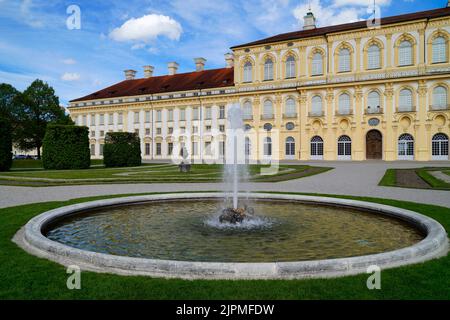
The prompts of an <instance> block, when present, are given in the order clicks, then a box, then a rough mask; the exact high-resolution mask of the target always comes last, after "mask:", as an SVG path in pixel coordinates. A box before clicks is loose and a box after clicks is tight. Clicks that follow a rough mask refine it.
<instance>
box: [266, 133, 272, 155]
mask: <svg viewBox="0 0 450 320" xmlns="http://www.w3.org/2000/svg"><path fill="white" fill-rule="evenodd" d="M264 155H265V156H271V155H272V138H270V137H267V138H264Z"/></svg>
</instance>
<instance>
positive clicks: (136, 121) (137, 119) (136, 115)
mask: <svg viewBox="0 0 450 320" xmlns="http://www.w3.org/2000/svg"><path fill="white" fill-rule="evenodd" d="M134 123H139V112H135V113H134Z"/></svg>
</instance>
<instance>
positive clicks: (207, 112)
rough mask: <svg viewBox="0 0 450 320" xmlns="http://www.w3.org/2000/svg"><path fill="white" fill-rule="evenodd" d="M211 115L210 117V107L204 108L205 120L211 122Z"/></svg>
mask: <svg viewBox="0 0 450 320" xmlns="http://www.w3.org/2000/svg"><path fill="white" fill-rule="evenodd" d="M211 118H212V115H211V107H206V109H205V119H206V120H211Z"/></svg>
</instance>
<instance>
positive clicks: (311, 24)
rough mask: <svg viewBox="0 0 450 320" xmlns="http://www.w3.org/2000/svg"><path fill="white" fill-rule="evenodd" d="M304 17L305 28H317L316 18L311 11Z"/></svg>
mask: <svg viewBox="0 0 450 320" xmlns="http://www.w3.org/2000/svg"><path fill="white" fill-rule="evenodd" d="M303 19H304V24H303V30H312V29H315V28H316V18H315V17H314V14H313V13H312V12H311V11H309V12H308V13H307V14H306V16H304V17H303Z"/></svg>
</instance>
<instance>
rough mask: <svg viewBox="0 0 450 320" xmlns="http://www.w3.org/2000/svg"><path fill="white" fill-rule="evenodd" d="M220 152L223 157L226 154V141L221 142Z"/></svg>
mask: <svg viewBox="0 0 450 320" xmlns="http://www.w3.org/2000/svg"><path fill="white" fill-rule="evenodd" d="M219 154H220V156H221V157H223V156H224V155H225V142H224V141H220V142H219Z"/></svg>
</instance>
